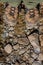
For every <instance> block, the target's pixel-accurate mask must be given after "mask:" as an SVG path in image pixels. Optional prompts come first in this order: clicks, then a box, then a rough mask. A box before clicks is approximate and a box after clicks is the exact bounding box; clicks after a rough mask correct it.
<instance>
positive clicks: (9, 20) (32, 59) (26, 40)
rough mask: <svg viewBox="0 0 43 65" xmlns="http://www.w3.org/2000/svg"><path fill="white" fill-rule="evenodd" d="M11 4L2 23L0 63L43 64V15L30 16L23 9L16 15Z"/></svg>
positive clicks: (10, 64) (6, 64)
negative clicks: (12, 14)
mask: <svg viewBox="0 0 43 65" xmlns="http://www.w3.org/2000/svg"><path fill="white" fill-rule="evenodd" d="M10 8H11V7H10V6H8V8H6V9H5V13H4V15H3V24H0V31H1V32H0V65H43V17H40V15H39V14H37V13H36V14H37V16H35V17H34V18H29V16H30V15H29V14H28V13H29V12H27V13H26V14H24V11H23V10H22V11H21V12H20V13H19V16H18V15H17V12H18V11H17V8H16V10H15V13H14V16H13V17H12V16H11V15H10V14H9V13H10Z"/></svg>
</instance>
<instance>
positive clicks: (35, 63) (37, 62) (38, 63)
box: [32, 61, 42, 65]
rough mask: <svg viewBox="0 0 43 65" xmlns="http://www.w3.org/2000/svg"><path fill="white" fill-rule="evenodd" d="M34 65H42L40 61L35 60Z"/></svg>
mask: <svg viewBox="0 0 43 65" xmlns="http://www.w3.org/2000/svg"><path fill="white" fill-rule="evenodd" d="M32 65H42V64H41V62H40V61H34V62H33V64H32Z"/></svg>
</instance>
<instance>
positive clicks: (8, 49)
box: [4, 44, 12, 54]
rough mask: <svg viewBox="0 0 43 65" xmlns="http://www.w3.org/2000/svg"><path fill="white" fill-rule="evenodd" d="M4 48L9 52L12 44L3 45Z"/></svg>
mask: <svg viewBox="0 0 43 65" xmlns="http://www.w3.org/2000/svg"><path fill="white" fill-rule="evenodd" d="M4 50H5V52H6V53H8V54H9V53H11V52H12V46H11V45H10V44H7V45H6V46H5V47H4Z"/></svg>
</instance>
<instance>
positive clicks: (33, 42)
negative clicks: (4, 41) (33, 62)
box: [28, 35, 40, 54]
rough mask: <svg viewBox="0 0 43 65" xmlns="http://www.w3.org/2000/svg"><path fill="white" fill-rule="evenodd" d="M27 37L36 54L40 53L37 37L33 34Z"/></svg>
mask: <svg viewBox="0 0 43 65" xmlns="http://www.w3.org/2000/svg"><path fill="white" fill-rule="evenodd" d="M28 38H29V40H30V43H31V45H32V46H33V48H34V52H35V53H37V54H38V53H40V47H39V46H38V44H39V42H38V40H37V38H35V37H34V36H33V35H31V36H29V37H28Z"/></svg>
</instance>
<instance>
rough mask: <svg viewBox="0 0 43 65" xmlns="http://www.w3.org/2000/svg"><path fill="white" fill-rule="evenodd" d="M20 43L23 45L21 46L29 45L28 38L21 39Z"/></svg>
mask: <svg viewBox="0 0 43 65" xmlns="http://www.w3.org/2000/svg"><path fill="white" fill-rule="evenodd" d="M18 43H19V44H21V45H28V44H29V41H28V39H27V38H19V39H18Z"/></svg>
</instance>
